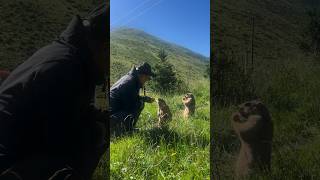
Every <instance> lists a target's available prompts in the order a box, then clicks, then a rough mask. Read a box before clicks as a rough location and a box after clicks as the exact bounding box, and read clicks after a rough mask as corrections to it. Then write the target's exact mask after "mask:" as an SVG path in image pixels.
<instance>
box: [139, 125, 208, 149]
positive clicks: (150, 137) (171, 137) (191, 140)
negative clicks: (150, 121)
mask: <svg viewBox="0 0 320 180" xmlns="http://www.w3.org/2000/svg"><path fill="white" fill-rule="evenodd" d="M140 134H141V136H142V137H143V138H144V139H145V140H146V141H147V142H148V143H149V144H151V146H152V147H153V148H154V147H156V146H157V145H159V144H160V143H165V144H166V145H168V146H175V145H176V144H186V145H188V146H196V147H201V148H205V147H206V146H208V145H209V139H206V138H201V137H196V136H193V135H181V134H179V133H177V132H175V131H173V130H171V129H169V128H167V127H165V128H162V129H160V128H152V129H148V130H144V131H141V132H140Z"/></svg>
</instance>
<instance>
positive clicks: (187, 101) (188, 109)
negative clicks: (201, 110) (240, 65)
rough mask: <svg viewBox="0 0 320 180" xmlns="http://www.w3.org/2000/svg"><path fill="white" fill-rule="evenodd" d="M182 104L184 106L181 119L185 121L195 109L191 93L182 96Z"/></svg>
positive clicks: (194, 101)
mask: <svg viewBox="0 0 320 180" xmlns="http://www.w3.org/2000/svg"><path fill="white" fill-rule="evenodd" d="M182 102H183V104H184V112H183V117H184V118H185V119H187V118H189V117H190V116H192V115H193V114H194V111H195V108H196V100H195V98H194V96H193V94H192V93H187V94H186V95H184V96H183V98H182Z"/></svg>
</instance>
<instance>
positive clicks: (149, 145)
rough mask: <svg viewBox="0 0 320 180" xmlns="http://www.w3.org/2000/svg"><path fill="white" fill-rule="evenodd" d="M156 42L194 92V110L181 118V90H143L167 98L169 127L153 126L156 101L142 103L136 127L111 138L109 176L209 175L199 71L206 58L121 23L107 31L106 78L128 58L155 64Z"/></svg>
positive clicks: (205, 98) (205, 96)
mask: <svg viewBox="0 0 320 180" xmlns="http://www.w3.org/2000/svg"><path fill="white" fill-rule="evenodd" d="M161 48H163V49H165V51H166V52H167V53H168V61H169V62H170V63H171V64H173V65H174V69H175V71H176V73H177V75H178V76H179V77H180V78H181V79H182V80H183V81H185V82H186V83H187V84H188V89H189V90H190V91H191V92H192V93H193V94H194V95H195V98H196V104H197V105H196V114H195V116H194V117H193V118H191V119H189V120H184V119H183V118H182V111H183V108H184V107H183V104H182V101H181V99H182V96H183V94H175V95H173V94H171V95H167V96H162V95H160V94H155V93H153V92H147V95H149V96H152V97H155V98H157V97H161V98H163V99H164V100H165V101H166V103H167V104H168V106H169V107H170V109H171V111H172V113H173V119H172V122H170V124H169V126H168V128H164V129H159V128H157V127H156V121H157V108H158V107H157V104H156V103H152V104H146V106H145V109H144V110H143V112H142V114H141V116H140V118H139V121H138V125H137V127H138V128H140V131H139V132H135V133H133V134H129V135H125V136H123V137H117V138H115V137H113V138H112V140H111V149H110V154H111V158H110V159H111V162H110V170H111V179H193V178H194V179H208V178H209V172H210V171H209V137H210V134H209V124H210V120H209V114H210V113H209V109H210V108H209V107H210V102H209V79H208V78H205V77H204V75H205V73H206V67H207V65H208V64H209V61H208V58H205V57H203V56H201V55H199V54H196V53H194V52H192V51H190V50H188V49H185V48H183V47H180V46H177V45H174V44H171V43H169V42H165V41H163V40H161V39H158V38H156V37H154V36H152V35H149V34H146V33H145V32H143V31H140V30H136V29H127V28H121V29H118V30H115V31H113V32H112V33H111V82H112V83H113V82H115V81H116V80H117V79H118V78H119V77H121V76H122V75H124V74H125V73H127V72H128V70H129V69H130V68H131V67H132V65H133V64H139V63H141V62H143V61H146V62H149V63H150V64H151V65H152V66H153V65H155V64H156V63H157V62H158V61H160V60H159V59H158V58H157V53H158V52H159V50H160V49H161ZM112 83H111V84H112Z"/></svg>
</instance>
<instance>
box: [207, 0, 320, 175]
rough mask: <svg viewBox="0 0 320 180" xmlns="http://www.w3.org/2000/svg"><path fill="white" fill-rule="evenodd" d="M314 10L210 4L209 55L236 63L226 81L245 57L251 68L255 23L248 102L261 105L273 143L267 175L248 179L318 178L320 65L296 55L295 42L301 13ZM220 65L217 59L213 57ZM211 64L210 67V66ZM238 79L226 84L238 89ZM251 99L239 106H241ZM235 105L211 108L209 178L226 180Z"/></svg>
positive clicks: (243, 0) (284, 0)
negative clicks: (270, 124)
mask: <svg viewBox="0 0 320 180" xmlns="http://www.w3.org/2000/svg"><path fill="white" fill-rule="evenodd" d="M315 3H316V2H315V1H300V0H279V1H268V0H261V1H254V0H239V1H231V0H225V1H215V3H213V4H212V11H211V16H212V18H213V19H215V20H213V21H212V23H213V24H212V26H213V32H212V33H213V34H212V36H211V37H212V38H213V41H212V42H213V44H212V46H213V47H214V53H213V54H212V56H215V55H217V54H219V53H220V52H223V51H225V52H226V54H227V56H228V59H229V60H231V61H234V62H236V63H237V64H238V66H235V67H237V68H238V69H232V68H231V69H228V73H229V74H234V73H235V72H234V71H237V72H239V70H240V72H241V71H242V70H243V69H244V67H245V66H244V65H243V64H244V59H245V57H246V53H247V51H248V54H249V57H248V58H247V60H248V62H249V67H250V68H251V52H252V51H251V32H252V20H251V18H252V17H254V18H255V33H254V64H253V65H254V66H253V72H252V73H250V74H249V75H248V76H249V78H250V79H251V83H252V84H251V86H253V87H254V91H252V94H251V95H252V97H258V98H260V99H261V100H262V101H263V102H264V103H265V104H266V105H267V107H268V108H269V111H270V113H271V116H272V120H273V122H274V140H273V153H272V171H271V173H268V174H256V175H254V176H252V177H251V179H318V178H319V177H320V174H319V171H318V169H319V163H318V161H319V159H320V156H319V146H320V143H319V140H320V136H319V135H320V127H319V125H320V124H319V119H320V113H319V112H320V111H319V109H320V108H319V102H320V98H319V96H318V92H319V88H320V84H319V82H320V64H319V63H320V62H319V59H318V58H316V57H314V56H313V55H311V54H308V53H305V52H303V51H302V50H301V49H300V43H301V41H304V40H305V39H304V37H303V35H302V33H303V31H304V28H305V27H306V25H307V24H308V17H307V15H306V12H307V10H308V9H310V8H313V7H314V5H315ZM310 5H312V6H310ZM231 52H232V53H231ZM219 60H220V61H221V58H220V59H219V57H217V61H219ZM211 65H212V66H215V64H214V63H213V62H212V64H211ZM222 71H223V70H222ZM249 72H250V71H249ZM240 78H241V77H239V76H238V79H237V78H236V77H235V78H233V81H231V80H226V81H225V83H228V86H229V87H233V88H234V89H237V88H238V84H237V82H238V81H241V79H240ZM216 85H217V84H212V85H211V87H214V86H216ZM247 87H248V86H247ZM211 90H213V88H212V89H211ZM211 93H212V91H211ZM212 96H214V94H212ZM239 96H241V95H239ZM252 97H250V96H248V97H242V98H238V99H242V100H243V101H245V100H251V98H252ZM231 99H232V98H231ZM235 99H236V98H235ZM239 103H240V102H237V101H228V102H225V103H224V104H219V103H216V102H214V101H213V102H212V110H211V118H212V122H213V123H212V128H211V132H212V135H213V137H214V140H215V141H214V143H212V152H211V153H212V156H211V161H212V162H213V165H214V166H213V167H214V171H213V173H214V174H213V175H214V176H215V177H218V176H220V178H221V179H232V177H233V170H234V163H235V160H236V156H237V154H238V151H239V147H240V146H239V145H240V144H239V140H238V139H237V137H236V135H235V133H234V132H233V130H232V128H231V124H230V117H231V113H232V112H234V111H235V110H237V106H236V105H237V104H239Z"/></svg>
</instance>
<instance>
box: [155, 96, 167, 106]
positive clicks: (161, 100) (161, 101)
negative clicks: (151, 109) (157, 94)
mask: <svg viewBox="0 0 320 180" xmlns="http://www.w3.org/2000/svg"><path fill="white" fill-rule="evenodd" d="M156 102H157V103H158V106H159V107H160V109H161V108H163V107H165V106H166V105H167V104H166V102H165V101H164V100H163V99H161V98H158V99H157V100H156Z"/></svg>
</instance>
